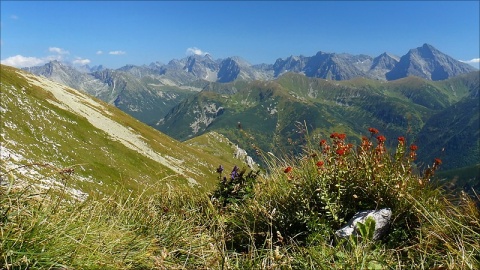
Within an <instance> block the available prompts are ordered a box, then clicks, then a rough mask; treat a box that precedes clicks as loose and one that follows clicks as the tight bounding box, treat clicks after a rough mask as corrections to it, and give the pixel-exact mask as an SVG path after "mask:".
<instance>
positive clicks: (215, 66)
mask: <svg viewBox="0 0 480 270" xmlns="http://www.w3.org/2000/svg"><path fill="white" fill-rule="evenodd" d="M51 65H52V63H47V64H46V65H45V67H47V66H51ZM25 70H27V71H30V72H32V73H34V74H36V75H43V76H45V77H47V78H52V79H54V80H56V81H57V82H62V81H61V80H60V79H59V78H58V76H57V75H56V73H55V70H51V71H50V72H45V71H43V72H41V71H39V68H38V67H33V68H25ZM43 70H45V68H44V69H43ZM77 70H78V71H79V72H81V73H93V72H98V71H103V70H105V68H103V66H101V65H100V66H95V67H92V68H90V67H88V66H83V67H81V68H78V67H77ZM116 70H117V71H125V72H129V73H131V74H132V75H133V76H135V77H137V78H141V77H143V76H145V74H148V75H149V76H154V77H156V78H158V79H161V80H162V81H163V82H166V84H171V85H172V84H173V85H176V86H179V85H184V84H189V83H192V82H194V81H197V80H204V81H210V82H222V83H226V82H232V81H234V80H238V79H242V80H272V79H275V78H278V77H279V76H280V75H282V74H284V73H286V72H294V73H301V74H304V75H305V76H307V77H315V78H323V79H329V80H349V79H353V78H357V77H363V78H369V79H377V80H383V81H390V80H397V79H400V78H405V77H408V76H417V77H421V78H424V79H428V80H432V81H437V80H445V79H448V78H451V77H455V76H458V75H461V74H465V73H468V72H471V71H474V70H476V69H475V68H474V67H472V66H470V65H468V64H466V63H463V62H460V61H458V60H455V59H453V58H452V57H450V56H448V55H446V54H444V53H442V52H440V51H439V50H437V49H436V48H434V47H433V46H432V45H429V44H423V45H422V46H421V47H418V48H415V49H411V50H409V52H408V53H407V54H405V55H404V56H402V57H398V56H395V55H391V54H388V53H382V54H381V55H379V56H377V57H371V56H368V55H364V54H360V55H352V54H348V53H340V54H338V53H327V52H322V51H319V52H318V53H317V54H315V55H314V56H303V55H300V56H293V55H292V56H289V57H287V58H278V59H277V60H276V61H275V63H273V64H260V65H251V64H250V63H248V62H247V61H245V60H243V59H242V58H241V57H237V56H234V57H227V58H225V59H214V58H213V57H212V56H211V55H210V54H205V55H190V56H188V57H185V58H183V59H173V60H171V61H170V62H168V64H162V63H159V62H152V63H151V64H149V65H143V66H134V65H126V66H124V67H121V68H119V69H116ZM67 85H69V86H72V85H71V84H67ZM79 89H81V88H79Z"/></svg>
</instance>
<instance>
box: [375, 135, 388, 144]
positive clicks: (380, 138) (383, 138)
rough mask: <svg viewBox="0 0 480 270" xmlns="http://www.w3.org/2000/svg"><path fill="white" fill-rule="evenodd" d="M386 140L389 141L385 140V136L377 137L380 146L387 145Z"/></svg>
mask: <svg viewBox="0 0 480 270" xmlns="http://www.w3.org/2000/svg"><path fill="white" fill-rule="evenodd" d="M386 140H387V138H385V136H383V135H380V136H378V137H377V141H378V143H379V144H383V143H385V141H386Z"/></svg>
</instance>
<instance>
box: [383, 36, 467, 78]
mask: <svg viewBox="0 0 480 270" xmlns="http://www.w3.org/2000/svg"><path fill="white" fill-rule="evenodd" d="M474 70H476V69H475V68H474V67H472V66H470V65H468V64H465V63H462V62H460V61H457V60H455V59H453V58H452V57H450V56H448V55H446V54H444V53H442V52H440V51H439V50H437V49H435V48H434V47H433V46H432V45H429V44H424V45H423V46H422V47H418V48H415V49H411V50H410V51H409V52H408V53H407V54H406V55H404V56H402V57H401V58H400V61H399V62H398V64H396V65H395V66H394V68H393V69H392V70H391V71H389V72H388V73H387V74H386V78H387V79H388V80H396V79H400V78H404V77H407V76H417V77H420V78H424V79H427V80H432V81H438V80H445V79H448V78H451V77H455V76H458V75H461V74H465V73H468V72H471V71H474Z"/></svg>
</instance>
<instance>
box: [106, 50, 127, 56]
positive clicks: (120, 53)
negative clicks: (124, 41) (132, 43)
mask: <svg viewBox="0 0 480 270" xmlns="http://www.w3.org/2000/svg"><path fill="white" fill-rule="evenodd" d="M108 54H112V55H122V54H126V52H124V51H111V52H109V53H108Z"/></svg>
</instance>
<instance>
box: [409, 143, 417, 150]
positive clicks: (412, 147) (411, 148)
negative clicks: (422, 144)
mask: <svg viewBox="0 0 480 270" xmlns="http://www.w3.org/2000/svg"><path fill="white" fill-rule="evenodd" d="M417 149H418V146H416V145H415V144H412V145H410V151H417Z"/></svg>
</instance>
